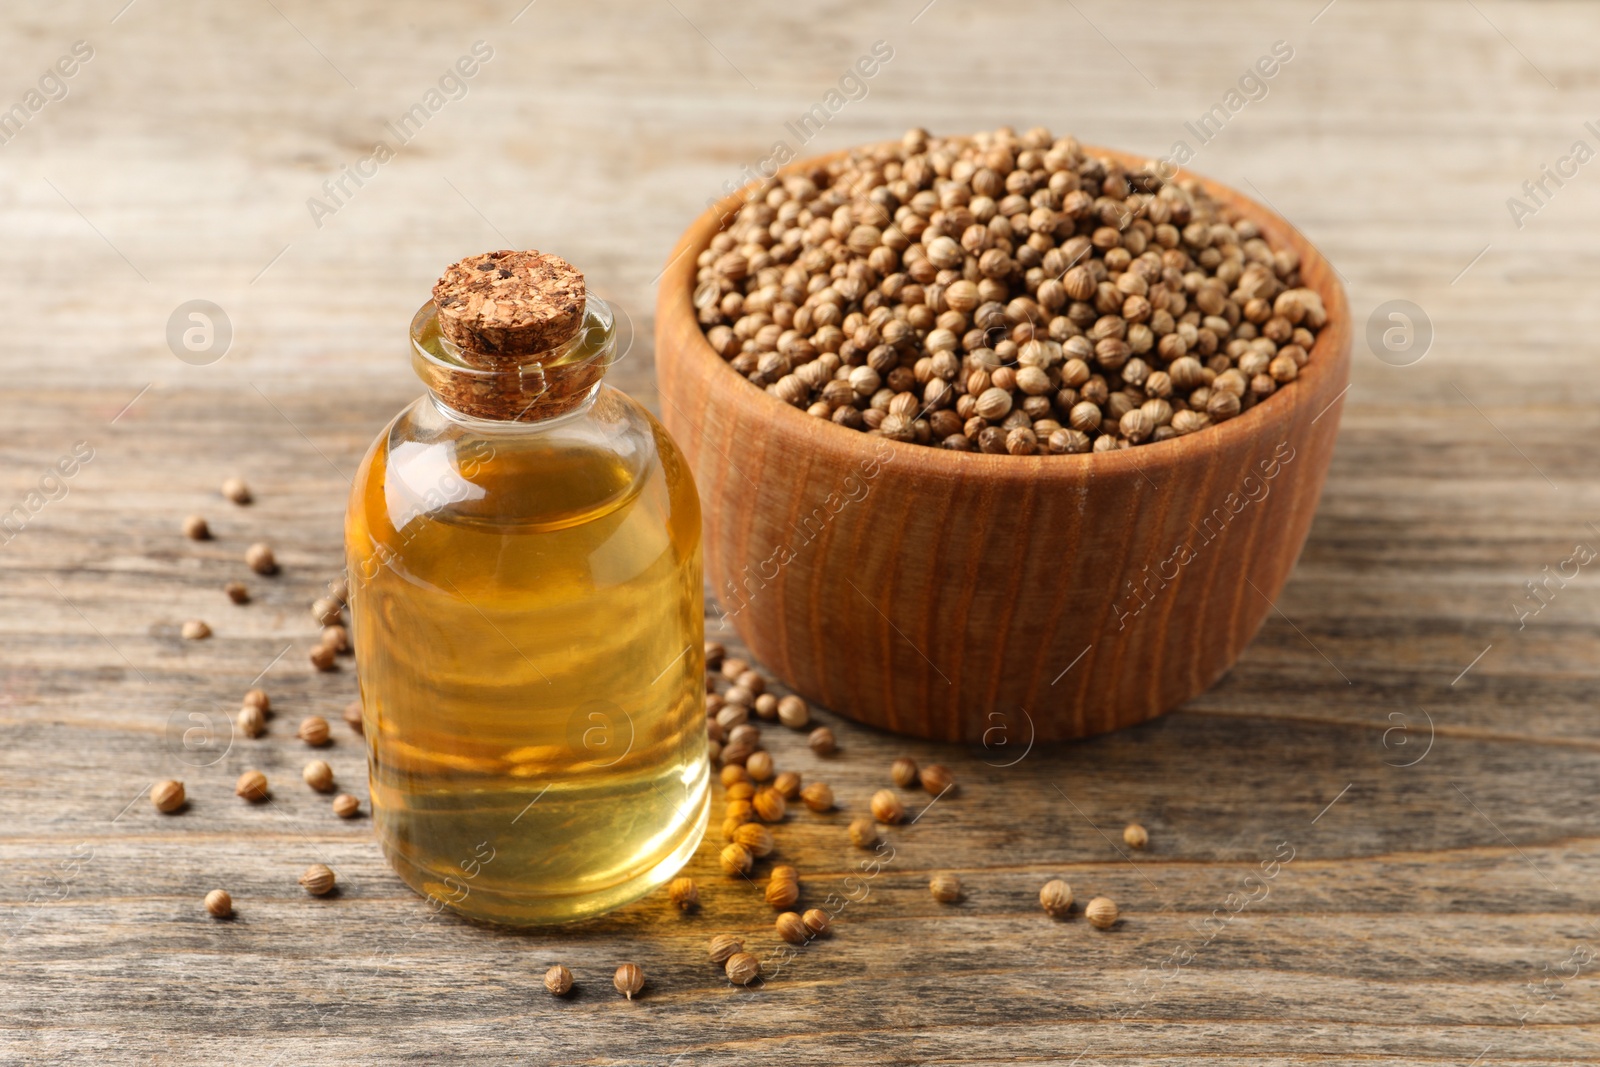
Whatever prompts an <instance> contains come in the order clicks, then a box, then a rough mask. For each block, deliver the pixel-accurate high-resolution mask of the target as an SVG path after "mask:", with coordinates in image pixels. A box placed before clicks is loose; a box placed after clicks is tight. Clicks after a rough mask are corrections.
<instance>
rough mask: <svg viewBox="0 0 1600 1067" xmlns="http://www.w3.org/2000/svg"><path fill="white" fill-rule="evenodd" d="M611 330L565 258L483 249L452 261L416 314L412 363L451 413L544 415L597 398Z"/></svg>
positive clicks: (605, 310)
mask: <svg viewBox="0 0 1600 1067" xmlns="http://www.w3.org/2000/svg"><path fill="white" fill-rule="evenodd" d="M614 327H615V320H614V318H613V316H612V313H611V308H610V307H609V306H607V304H606V302H605V301H604V300H600V299H599V298H597V297H591V296H589V295H588V293H587V292H586V289H585V286H584V281H583V274H582V273H581V272H579V271H578V270H577V269H576V268H574V267H573V266H572V265H571V264H569V263H567V262H566V261H565V260H563V259H561V258H560V257H558V256H552V255H546V254H544V253H541V252H508V251H501V252H487V253H484V254H483V255H478V256H471V257H469V258H467V259H463V260H462V261H461V262H459V263H455V264H452V265H451V266H450V267H449V269H447V270H446V271H445V272H444V275H443V276H442V277H441V278H440V279H439V281H438V283H437V284H436V285H434V287H433V299H432V300H430V301H428V303H426V304H424V305H423V306H422V307H421V308H420V309H419V310H418V311H417V314H416V315H415V316H414V317H413V318H412V321H411V354H412V366H413V368H414V369H415V370H416V372H417V375H418V377H420V378H421V379H422V380H423V382H424V383H425V384H426V385H427V386H428V388H429V390H431V391H432V392H433V394H434V396H435V397H436V398H437V399H438V400H439V401H440V402H441V403H442V404H444V405H445V406H446V407H447V408H449V409H451V410H453V411H457V412H460V413H461V414H463V415H470V416H472V417H473V418H479V419H491V420H494V421H497V422H539V421H542V420H544V419H548V418H552V417H554V416H557V415H561V414H565V413H566V412H568V411H572V410H574V409H575V408H578V407H581V406H582V405H583V404H585V403H587V402H588V400H589V399H590V398H591V397H593V396H594V395H595V391H596V389H597V388H598V387H599V384H600V379H601V377H602V376H604V374H605V372H606V369H607V368H608V367H609V366H610V365H611V363H612V361H613V360H614V359H615V358H616V354H617V338H616V332H615V328H614Z"/></svg>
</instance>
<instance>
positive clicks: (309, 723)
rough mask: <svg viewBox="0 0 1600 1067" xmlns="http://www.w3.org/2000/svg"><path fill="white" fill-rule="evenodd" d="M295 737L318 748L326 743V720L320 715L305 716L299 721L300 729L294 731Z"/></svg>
mask: <svg viewBox="0 0 1600 1067" xmlns="http://www.w3.org/2000/svg"><path fill="white" fill-rule="evenodd" d="M295 736H296V737H298V738H300V740H302V741H304V742H305V743H306V744H308V745H311V746H312V747H315V748H320V747H321V746H323V745H325V744H327V743H328V720H327V719H324V718H323V717H322V716H321V715H307V716H306V717H305V718H303V719H301V720H300V729H299V730H296V731H295Z"/></svg>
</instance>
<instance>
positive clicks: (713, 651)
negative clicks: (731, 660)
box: [706, 641, 728, 671]
mask: <svg viewBox="0 0 1600 1067" xmlns="http://www.w3.org/2000/svg"><path fill="white" fill-rule="evenodd" d="M727 654H728V650H727V649H725V648H723V647H722V643H721V642H720V641H707V642H706V670H708V671H714V670H716V669H717V668H718V667H721V666H722V659H723V657H724V656H726V655H727Z"/></svg>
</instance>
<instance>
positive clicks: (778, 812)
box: [750, 786, 789, 822]
mask: <svg viewBox="0 0 1600 1067" xmlns="http://www.w3.org/2000/svg"><path fill="white" fill-rule="evenodd" d="M750 804H751V806H752V807H754V808H755V809H756V817H757V818H759V819H760V820H761V821H762V822H782V821H783V817H784V815H785V814H787V813H788V811H789V803H788V801H786V800H784V799H783V794H782V793H780V792H778V791H777V790H776V789H773V788H771V787H770V786H769V787H767V788H766V789H758V790H756V795H755V796H754V797H752V798H751V800H750Z"/></svg>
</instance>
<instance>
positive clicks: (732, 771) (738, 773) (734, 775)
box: [718, 766, 750, 785]
mask: <svg viewBox="0 0 1600 1067" xmlns="http://www.w3.org/2000/svg"><path fill="white" fill-rule="evenodd" d="M718 777H720V778H721V779H722V784H723V785H732V784H733V783H735V782H748V781H749V780H750V772H749V771H747V770H745V769H744V768H743V767H737V766H728V767H724V768H722V770H721V771H720V772H719V774H718Z"/></svg>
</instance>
